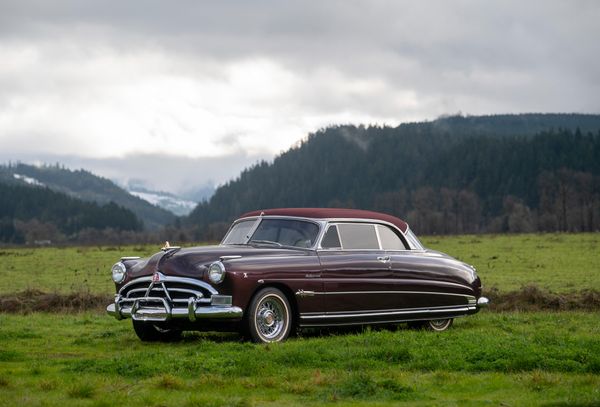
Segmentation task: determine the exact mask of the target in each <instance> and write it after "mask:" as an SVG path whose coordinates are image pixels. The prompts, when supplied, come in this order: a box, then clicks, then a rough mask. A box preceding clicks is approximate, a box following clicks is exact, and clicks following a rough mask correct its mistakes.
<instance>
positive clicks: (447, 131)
mask: <svg viewBox="0 0 600 407" xmlns="http://www.w3.org/2000/svg"><path fill="white" fill-rule="evenodd" d="M599 177H600V115H575V114H567V115H560V114H552V115H541V114H540V115H537V114H531V115H502V116H481V117H448V118H443V119H439V120H436V121H433V122H426V123H409V124H403V125H400V126H398V127H396V128H390V127H362V126H361V127H355V126H338V127H331V128H327V129H324V130H321V131H319V132H317V133H315V134H311V135H310V136H309V137H308V138H307V139H306V140H305V141H303V142H302V143H301V144H300V145H299V146H297V147H294V148H292V149H290V150H289V151H287V152H285V153H283V154H281V155H280V156H278V157H277V158H275V160H274V161H273V162H272V163H267V162H261V163H258V164H257V165H255V166H253V167H251V168H249V169H247V170H245V171H243V172H242V173H241V175H240V176H239V177H238V178H237V179H236V180H234V181H231V182H229V183H227V184H226V185H224V186H222V187H220V188H218V189H217V190H216V192H215V194H214V195H213V197H212V198H211V199H210V201H208V202H204V203H201V204H199V205H198V207H197V208H196V209H195V210H194V211H193V212H192V213H191V215H190V216H189V218H188V221H189V223H188V224H192V225H195V226H196V238H202V237H216V236H218V234H219V233H221V232H222V228H223V225H224V224H226V223H227V222H229V221H231V220H232V219H233V218H235V217H236V216H238V215H239V214H241V213H243V212H245V211H248V210H252V209H259V208H271V207H312V206H314V207H332V206H343V207H356V208H363V209H374V210H380V211H384V212H388V213H392V214H395V215H397V216H400V217H402V218H404V219H407V220H408V221H409V223H410V224H411V225H412V227H413V228H414V229H415V230H417V231H418V232H419V233H465V232H480V231H490V232H492V231H493V232H502V231H533V230H573V231H575V230H598V229H600V178H599ZM213 235H214V236H213Z"/></svg>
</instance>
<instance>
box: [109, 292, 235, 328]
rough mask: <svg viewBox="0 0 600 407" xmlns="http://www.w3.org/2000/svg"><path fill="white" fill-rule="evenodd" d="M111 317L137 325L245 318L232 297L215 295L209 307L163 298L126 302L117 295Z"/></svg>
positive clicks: (110, 311) (189, 301)
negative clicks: (139, 323)
mask: <svg viewBox="0 0 600 407" xmlns="http://www.w3.org/2000/svg"><path fill="white" fill-rule="evenodd" d="M106 312H107V313H108V315H111V316H113V317H115V318H116V319H123V318H132V319H134V320H136V321H148V322H164V321H168V320H170V319H188V320H189V321H191V322H194V321H196V320H198V319H213V320H239V319H241V318H242V316H243V311H242V309H241V308H240V307H236V306H233V305H232V304H231V296H228V295H213V296H212V298H211V302H210V305H204V302H202V303H201V302H200V301H198V300H197V299H195V298H190V299H189V300H188V303H187V307H181V306H180V304H177V306H175V305H174V304H173V303H172V302H171V301H169V300H168V299H166V298H162V297H141V298H124V297H122V296H121V295H119V294H117V295H115V302H114V303H112V304H109V305H108V307H106Z"/></svg>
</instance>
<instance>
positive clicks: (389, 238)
mask: <svg viewBox="0 0 600 407" xmlns="http://www.w3.org/2000/svg"><path fill="white" fill-rule="evenodd" d="M377 232H378V233H379V240H380V241H381V248H382V249H383V250H406V246H404V243H402V240H400V237H399V236H398V235H397V234H396V233H395V232H394V231H393V230H392V229H390V228H389V227H387V226H385V225H377Z"/></svg>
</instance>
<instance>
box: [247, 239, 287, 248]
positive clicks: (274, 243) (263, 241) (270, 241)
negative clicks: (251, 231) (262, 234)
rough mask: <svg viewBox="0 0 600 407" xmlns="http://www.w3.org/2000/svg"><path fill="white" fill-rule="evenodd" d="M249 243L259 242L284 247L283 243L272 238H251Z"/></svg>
mask: <svg viewBox="0 0 600 407" xmlns="http://www.w3.org/2000/svg"><path fill="white" fill-rule="evenodd" d="M248 243H250V244H252V243H258V244H270V245H274V246H277V247H283V245H282V244H281V243H279V242H274V241H272V240H250V241H249V242H248Z"/></svg>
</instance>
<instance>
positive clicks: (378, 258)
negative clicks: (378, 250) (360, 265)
mask: <svg viewBox="0 0 600 407" xmlns="http://www.w3.org/2000/svg"><path fill="white" fill-rule="evenodd" d="M377 260H379V261H380V262H382V263H387V262H389V261H390V256H379V257H377Z"/></svg>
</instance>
